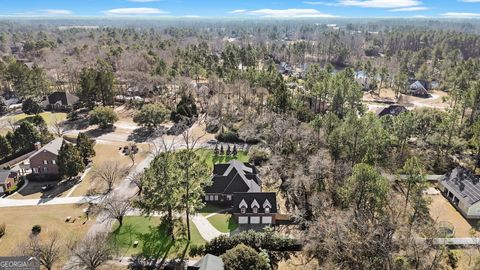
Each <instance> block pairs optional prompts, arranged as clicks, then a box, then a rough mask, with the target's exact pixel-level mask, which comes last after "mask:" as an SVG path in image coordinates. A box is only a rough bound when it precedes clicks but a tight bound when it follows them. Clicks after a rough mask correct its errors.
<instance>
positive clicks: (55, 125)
mask: <svg viewBox="0 0 480 270" xmlns="http://www.w3.org/2000/svg"><path fill="white" fill-rule="evenodd" d="M51 129H52V130H53V131H54V132H55V135H57V137H62V135H63V131H64V127H63V121H62V120H61V119H60V118H58V116H57V115H53V117H52V124H51Z"/></svg>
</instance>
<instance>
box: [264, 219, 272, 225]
mask: <svg viewBox="0 0 480 270" xmlns="http://www.w3.org/2000/svg"><path fill="white" fill-rule="evenodd" d="M262 223H263V224H272V217H262Z"/></svg>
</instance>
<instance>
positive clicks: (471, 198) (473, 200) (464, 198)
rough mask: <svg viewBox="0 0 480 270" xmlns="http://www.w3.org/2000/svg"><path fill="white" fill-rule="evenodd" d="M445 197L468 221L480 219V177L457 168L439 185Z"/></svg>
mask: <svg viewBox="0 0 480 270" xmlns="http://www.w3.org/2000/svg"><path fill="white" fill-rule="evenodd" d="M438 187H439V189H440V190H441V191H442V193H443V195H444V196H445V197H446V198H447V199H448V200H449V201H450V202H451V203H452V204H453V205H454V206H455V208H457V209H458V210H459V211H460V213H462V215H463V216H464V217H465V218H467V219H480V177H479V176H477V175H475V174H474V173H473V172H472V171H470V170H468V169H466V168H464V167H457V168H455V169H453V170H452V171H451V172H449V173H447V174H446V175H445V177H444V178H443V180H441V181H440V182H439V184H438Z"/></svg>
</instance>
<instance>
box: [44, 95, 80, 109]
mask: <svg viewBox="0 0 480 270" xmlns="http://www.w3.org/2000/svg"><path fill="white" fill-rule="evenodd" d="M47 100H48V104H51V105H53V104H55V103H61V104H62V105H64V106H67V105H70V106H71V105H74V104H75V103H77V102H78V101H79V100H80V98H79V97H77V96H75V95H73V94H70V93H68V92H53V93H51V94H50V95H48V97H47Z"/></svg>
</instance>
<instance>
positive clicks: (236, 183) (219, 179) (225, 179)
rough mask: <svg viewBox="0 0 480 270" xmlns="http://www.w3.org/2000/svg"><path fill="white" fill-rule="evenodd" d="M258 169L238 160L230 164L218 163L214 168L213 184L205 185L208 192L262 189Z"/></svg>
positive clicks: (224, 192)
mask: <svg viewBox="0 0 480 270" xmlns="http://www.w3.org/2000/svg"><path fill="white" fill-rule="evenodd" d="M257 173H258V171H257V169H256V168H255V167H254V166H252V165H250V164H248V163H246V164H244V163H242V162H240V161H238V160H231V161H230V162H229V163H228V164H216V165H215V166H214V169H213V177H212V185H211V186H208V187H205V192H206V193H220V194H233V193H234V192H248V191H251V192H258V191H260V179H259V178H258V175H257Z"/></svg>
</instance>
